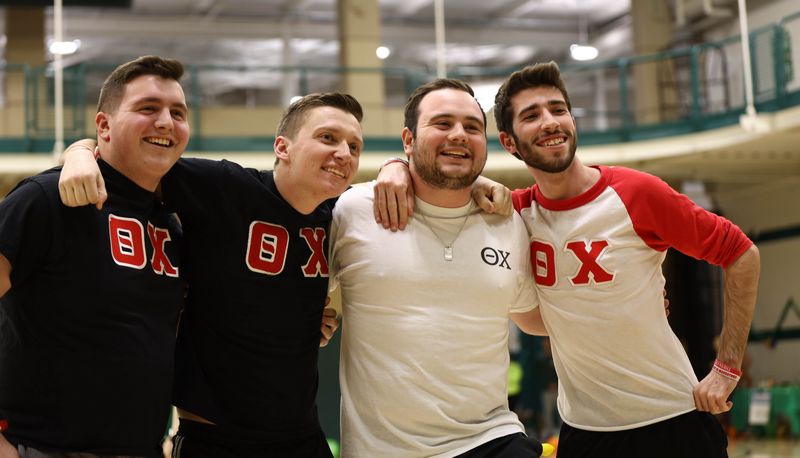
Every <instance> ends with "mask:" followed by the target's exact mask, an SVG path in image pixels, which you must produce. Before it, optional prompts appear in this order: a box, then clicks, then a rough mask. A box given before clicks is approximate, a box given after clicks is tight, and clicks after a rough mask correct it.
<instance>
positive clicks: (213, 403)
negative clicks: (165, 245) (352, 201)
mask: <svg viewBox="0 0 800 458" xmlns="http://www.w3.org/2000/svg"><path fill="white" fill-rule="evenodd" d="M162 191H163V195H164V199H165V202H166V203H167V204H168V205H169V206H170V207H171V208H173V209H174V210H175V211H177V213H178V215H179V217H180V219H181V222H182V224H183V230H184V241H185V247H186V249H187V252H186V257H187V259H188V261H187V264H188V265H189V266H190V267H191V271H189V272H188V277H189V283H190V286H189V295H188V298H187V306H186V312H185V313H184V315H183V317H182V319H181V325H180V331H179V335H178V347H177V353H176V383H175V397H174V402H175V405H177V406H178V407H180V408H182V409H185V410H186V411H189V412H191V413H194V414H197V415H199V416H201V417H203V418H205V419H207V420H209V421H212V422H213V423H215V424H217V425H218V426H217V427H218V428H219V429H220V430H223V431H226V433H228V434H231V435H234V436H236V437H240V438H242V440H246V441H248V442H250V443H271V442H274V441H285V440H289V439H293V438H300V437H308V436H309V435H313V434H316V433H317V432H319V431H320V429H321V428H320V424H319V419H318V415H317V407H316V402H315V399H316V394H317V384H318V375H317V355H318V352H319V337H320V323H321V320H322V310H323V307H324V303H325V297H326V294H327V286H328V278H327V277H328V273H327V259H326V256H327V249H328V240H327V233H328V229H329V226H330V221H331V218H332V209H333V205H334V202H335V200H329V201H326V202H324V203H323V204H322V205H320V206H319V207H318V208H317V209H316V210H315V211H314V212H312V213H311V214H309V215H303V214H300V213H298V212H297V211H296V210H294V209H293V208H292V207H291V206H290V205H289V204H288V203H287V202H286V201H285V200H284V199H283V198H282V197H281V195H280V194H279V192H278V190H277V188H276V186H275V182H274V179H273V175H272V172H260V171H257V170H253V169H245V168H242V167H240V166H238V165H237V164H234V163H231V162H227V161H220V162H215V161H207V160H201V159H182V160H180V161H179V162H178V164H176V166H175V167H173V169H172V170H171V171H170V173H169V174H168V175H167V177H165V179H164V180H163V181H162ZM265 228H266V230H268V231H269V232H270V233H276V234H280V235H279V236H270V237H264V238H261V237H253V240H250V237H249V235H250V234H251V232H253V233H257V232H258V231H259V230H265ZM303 234H305V236H306V238H304V237H303ZM310 234H311V235H313V236H310ZM281 238H285V240H286V241H287V243H282V242H280V241H279V240H281ZM323 238H324V240H323ZM307 239H316V240H318V242H319V246H318V250H317V257H315V256H313V255H312V254H313V252H312V250H311V248H310V245H311V244H314V243H315V242H311V243H309V242H307ZM248 250H250V251H248ZM248 252H250V253H251V254H252V256H251V257H250V258H248ZM282 252H285V253H286V256H285V259H284V258H283V257H282V256H281V253H282ZM248 259H249V261H248ZM310 261H313V262H310ZM265 263H271V264H270V265H271V267H270V268H268V269H266V271H265V266H264V264H265Z"/></svg>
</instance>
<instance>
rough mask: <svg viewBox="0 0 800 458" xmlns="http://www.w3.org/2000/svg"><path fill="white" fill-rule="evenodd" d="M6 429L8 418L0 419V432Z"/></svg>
mask: <svg viewBox="0 0 800 458" xmlns="http://www.w3.org/2000/svg"><path fill="white" fill-rule="evenodd" d="M7 429H8V420H0V433H2V432H3V431H5V430H7Z"/></svg>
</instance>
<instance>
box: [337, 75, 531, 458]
mask: <svg viewBox="0 0 800 458" xmlns="http://www.w3.org/2000/svg"><path fill="white" fill-rule="evenodd" d="M402 135H403V145H404V149H405V152H406V155H407V157H408V159H409V163H410V171H411V177H412V180H413V183H414V185H415V189H416V196H415V198H416V205H417V207H416V208H417V212H416V213H415V215H414V217H413V218H411V220H410V222H409V225H408V227H406V228H405V230H404V231H400V232H389V231H384V230H383V229H381V228H380V226H378V225H376V224H375V223H374V220H373V210H372V209H373V200H374V197H373V186H372V184H370V185H368V186H357V187H354V188H352V189H350V190H349V191H347V192H346V193H344V194H343V195H342V197H341V198H340V199H339V202H338V203H337V205H336V208H335V210H334V219H333V224H332V228H331V239H332V241H331V246H332V248H331V263H330V266H331V275H330V278H331V283H332V285H331V287H332V288H335V287H336V286H338V287H340V288H341V292H342V315H343V327H342V349H341V362H340V381H341V391H342V412H341V425H342V434H341V437H342V444H341V446H342V448H341V454H342V457H343V458H347V457H377V456H402V457H431V456H436V457H455V456H461V457H469V458H473V457H502V458H517V457H519V458H523V457H538V456H539V455H540V454H541V451H542V447H541V444H539V443H538V442H537V441H535V440H532V439H530V438H528V437H527V436H526V435H525V434H524V429H523V426H522V424H521V423H520V421H519V420H518V419H517V416H516V414H514V413H513V412H512V411H510V410H509V408H508V398H507V396H508V393H507V391H508V390H507V371H508V364H509V353H508V347H507V342H508V319H509V318H511V319H512V320H514V321H515V322H516V323H517V324H518V325H519V326H520V327H521V328H522V329H523V330H525V331H527V332H532V333H533V332H537V331H538V332H539V333H542V332H543V331H544V328H543V325H542V324H541V321H540V319H538V318H540V317H539V316H538V314H537V313H535V311H536V308H535V307H536V305H537V299H536V293H535V287H534V284H533V281H532V278H531V268H530V262H529V256H528V236H527V232H526V229H525V225H524V223H523V222H522V219H521V218H520V217H519V215H517V214H515V215H514V216H513V217H512V218H508V217H503V216H498V215H491V214H486V213H482V212H480V211H479V210H478V209H477V207H476V206H475V205H474V204H473V203H472V198H471V195H470V187H471V185H472V183H473V182H474V180H475V178H476V177H477V176H478V175H479V174H480V172H481V171H482V170H483V166H484V164H485V163H486V121H485V115H484V113H483V111H482V110H481V107H480V105H479V104H478V102H477V101H476V100H475V98H474V95H473V92H472V89H471V88H470V87H469V86H468V85H466V84H465V83H463V82H461V81H458V80H452V79H439V80H436V81H434V82H432V83H429V84H426V85H424V86H421V87H420V88H418V89H417V90H416V91H415V92H414V94H412V95H411V97H410V99H409V101H408V103H407V105H406V111H405V128H404V129H403V134H402Z"/></svg>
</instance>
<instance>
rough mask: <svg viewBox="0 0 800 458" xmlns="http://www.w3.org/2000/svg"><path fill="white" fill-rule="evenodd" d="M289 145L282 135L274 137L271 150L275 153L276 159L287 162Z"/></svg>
mask: <svg viewBox="0 0 800 458" xmlns="http://www.w3.org/2000/svg"><path fill="white" fill-rule="evenodd" d="M289 143H290V140H289V139H288V138H286V137H284V136H283V135H278V136H277V137H275V143H274V144H273V150H274V151H275V155H276V156H278V159H280V160H282V161H287V160H289Z"/></svg>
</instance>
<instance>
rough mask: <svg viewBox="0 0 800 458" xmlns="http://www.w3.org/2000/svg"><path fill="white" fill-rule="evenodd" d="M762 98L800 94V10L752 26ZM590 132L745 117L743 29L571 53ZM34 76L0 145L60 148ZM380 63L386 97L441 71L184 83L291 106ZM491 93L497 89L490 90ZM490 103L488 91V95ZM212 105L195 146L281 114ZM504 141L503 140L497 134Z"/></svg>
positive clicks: (617, 138)
mask: <svg viewBox="0 0 800 458" xmlns="http://www.w3.org/2000/svg"><path fill="white" fill-rule="evenodd" d="M749 40H750V41H749V45H750V49H751V53H752V58H751V69H752V72H753V83H754V84H753V86H754V96H755V102H756V109H757V110H758V111H760V112H774V111H777V110H781V109H784V108H787V107H790V106H795V105H800V80H799V77H800V12H798V13H795V14H792V15H790V16H787V17H785V18H783V19H781V20H780V21H779V22H777V23H775V24H772V25H770V26H767V27H762V28H759V29H756V30H753V31H752V32H751V33H750V34H749ZM561 67H562V72H563V75H564V79H565V81H566V84H567V87H568V88H569V91H570V98H571V99H572V103H573V114H574V115H575V116H576V119H577V122H578V128H579V129H580V131H581V143H582V144H584V145H586V144H602V143H619V142H627V141H633V140H641V139H648V138H655V137H663V136H670V135H679V134H685V133H691V132H698V131H704V130H708V129H714V128H717V127H721V126H726V125H732V124H736V123H737V122H738V120H739V116H740V115H741V114H742V113H744V109H745V97H744V84H743V71H742V54H741V44H740V39H739V37H738V36H735V37H730V38H727V39H724V40H719V41H715V42H708V43H703V44H699V45H696V46H691V47H686V48H680V49H671V50H668V51H664V52H661V53H657V54H649V55H641V56H635V57H630V58H621V59H616V60H609V61H602V62H597V63H591V64H576V63H562V64H561ZM2 68H3V69H4V75H5V77H6V78H9V75H11V74H13V73H15V72H16V73H23V74H24V78H25V79H24V80H25V115H24V116H25V120H26V121H25V126H24V130H25V131H24V133H22V134H21V135H20V136H16V137H13V136H12V137H6V138H0V151H50V150H51V148H52V139H53V137H54V135H53V100H52V99H53V96H52V93H53V89H52V88H53V84H52V75H51V74H49V73H48V70H46V69H44V68H28V67H26V66H20V65H16V66H14V65H7V66H5V67H2ZM112 68H113V65H87V64H82V65H78V66H74V67H69V68H66V69H65V71H64V84H65V90H64V94H65V95H64V97H65V99H64V100H65V110H64V113H65V126H66V127H65V129H66V132H65V137H66V138H67V140H71V139H73V138H80V137H82V136H84V135H86V133H87V124H86V123H87V119H86V113H87V106H88V107H92V106H94V104H95V103H96V100H97V97H98V95H99V90H100V85H101V84H102V81H103V80H104V78H105V76H106V75H107V74H108V73H109V72H110V70H111V69H112ZM513 70H516V68H481V69H456V70H454V71H453V72H452V73H451V76H454V77H458V78H462V79H464V80H466V81H468V82H470V83H471V84H472V85H473V87H475V88H476V90H477V89H478V88H479V87H481V88H483V89H485V91H486V92H487V93H488V94H491V95H493V92H492V91H493V90H496V87H497V86H499V84H500V82H501V81H502V80H503V78H505V77H506V76H507V75H508V74H509V73H510V72H511V71H513ZM376 72H378V73H380V74H382V76H383V82H384V87H385V93H384V96H385V97H384V98H385V106H386V107H387V108H400V107H402V105H403V103H404V102H405V99H406V97H407V96H408V94H409V93H410V92H411V91H412V90H413V88H414V87H416V86H417V85H419V84H420V83H422V82H424V81H428V80H430V79H432V78H433V77H434V76H433V75H431V74H429V73H425V72H422V71H414V70H408V69H398V68H382V69H372V68H344V67H309V66H305V67H267V66H212V65H195V66H189V67H188V68H187V76H186V79H185V80H184V87H185V90H186V92H187V98H188V101H189V104H190V106H191V108H192V110H193V112H194V113H202V112H203V110H210V109H214V108H225V107H240V108H242V109H247V108H274V109H276V110H278V109H280V108H282V107H283V106H285V104H286V102H287V101H286V100H284V99H285V98H286V95H287V94H292V93H294V94H302V93H309V92H317V91H329V90H336V89H338V88H339V87H341V79H342V76H343V75H344V74H353V73H376ZM488 100H491V97H489V98H488ZM486 103H491V102H490V101H489V102H484V104H486ZM203 118H204V116H199V115H197V114H195V115H194V116H193V117H192V136H193V141H192V143H191V144H190V149H191V150H194V151H203V150H219V149H226V150H264V149H269V148H270V145H271V143H272V137H271V134H272V129H273V126H263V125H260V126H259V127H258V128H257V129H253V131H252V132H249V131H248V132H240V133H236V134H229V135H224V136H223V135H213V134H209V131H211V130H212V129H211V128H209V127H208V126H205V125H203ZM394 137H396V135H392V136H391V137H390V136H387V137H380V138H376V137H368V138H367V139H366V140H367V142H366V147H367V150H368V151H369V150H385V149H393V148H395V147H399V145H400V144H399V141H398V140H396V139H395V138H394ZM493 146H494V147H495V148H496V149H499V145H497V144H495V145H493Z"/></svg>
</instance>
